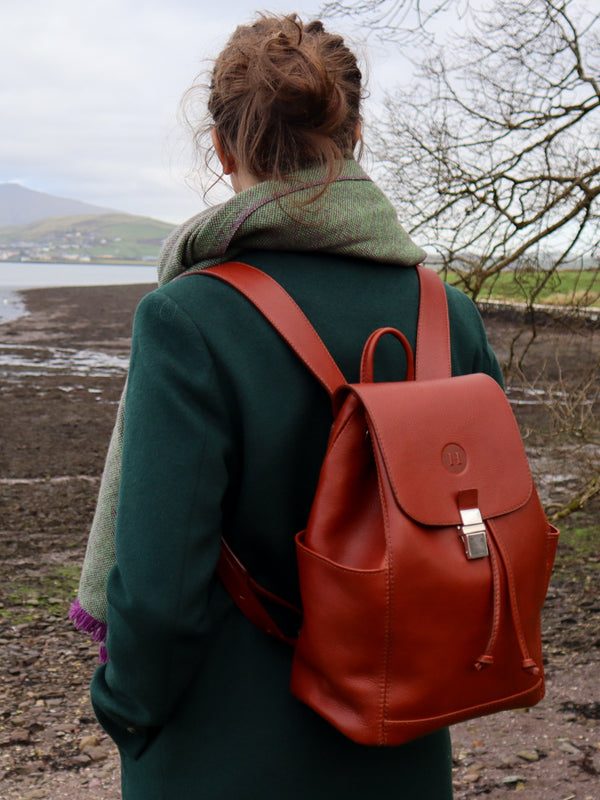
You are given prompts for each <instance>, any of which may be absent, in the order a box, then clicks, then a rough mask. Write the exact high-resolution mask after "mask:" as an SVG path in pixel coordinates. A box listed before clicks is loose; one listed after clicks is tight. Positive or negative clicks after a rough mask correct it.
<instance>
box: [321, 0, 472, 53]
mask: <svg viewBox="0 0 600 800" xmlns="http://www.w3.org/2000/svg"><path fill="white" fill-rule="evenodd" d="M468 7H469V0H328V1H327V2H325V3H324V5H323V7H322V9H321V14H322V15H323V16H324V17H351V18H354V19H356V20H358V21H359V23H360V25H361V27H362V29H363V31H366V32H374V33H375V34H376V35H377V37H378V38H379V39H381V40H383V41H392V42H397V43H400V42H401V43H408V44H417V43H423V42H426V41H429V42H431V41H433V39H434V34H433V30H432V29H433V27H434V26H435V23H436V21H437V20H438V18H439V17H440V15H442V14H443V13H444V12H446V11H450V10H451V11H452V12H453V13H454V14H455V15H457V16H458V17H460V16H462V14H463V13H464V12H465V11H466V9H468Z"/></svg>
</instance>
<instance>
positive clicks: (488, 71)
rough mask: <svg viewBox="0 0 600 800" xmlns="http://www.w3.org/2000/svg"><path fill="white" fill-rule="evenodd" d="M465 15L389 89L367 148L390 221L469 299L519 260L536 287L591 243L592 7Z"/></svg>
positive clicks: (528, 0)
mask: <svg viewBox="0 0 600 800" xmlns="http://www.w3.org/2000/svg"><path fill="white" fill-rule="evenodd" d="M470 21H471V30H470V32H469V33H468V34H466V35H456V36H454V37H453V41H452V46H451V47H447V48H445V49H444V51H442V50H440V49H436V48H435V46H432V47H430V48H429V49H428V51H427V53H426V57H425V58H424V59H423V61H422V63H421V64H420V67H419V71H418V77H417V79H416V81H415V83H414V84H413V85H412V86H410V87H405V88H398V89H397V90H396V91H395V92H394V93H393V94H392V95H390V96H389V97H388V99H387V104H386V105H387V121H386V122H385V123H384V124H383V125H382V126H381V129H380V131H379V146H378V152H377V155H378V157H379V160H380V161H381V162H382V163H384V164H385V171H384V180H385V182H386V184H387V188H388V190H389V191H390V192H391V194H392V197H393V198H394V200H395V202H396V204H397V206H398V207H399V209H400V211H401V212H402V218H403V219H404V220H407V219H408V220H412V221H413V223H412V225H411V230H412V232H413V233H414V234H415V235H419V238H420V239H421V240H424V241H429V242H432V243H433V245H434V246H435V248H436V250H437V253H438V256H439V258H440V259H441V260H442V263H443V265H444V267H446V268H447V269H448V270H449V271H450V272H452V273H453V274H454V275H456V276H457V278H458V280H459V281H460V282H461V283H462V284H463V285H464V287H465V288H466V289H467V290H468V291H470V293H471V294H473V296H477V295H478V294H479V293H480V292H481V289H482V287H483V285H484V283H485V282H486V281H489V280H490V278H492V277H493V276H494V275H496V274H498V273H499V272H500V271H501V270H503V269H506V268H507V267H512V268H514V267H516V266H518V265H519V264H521V263H523V261H524V260H527V259H531V258H532V257H534V258H535V260H536V262H537V263H538V264H540V265H541V266H542V267H544V268H545V269H544V275H543V277H542V280H541V281H540V283H539V287H538V291H537V294H539V291H541V290H542V288H543V286H544V285H545V282H546V281H547V280H548V279H549V277H550V276H551V274H552V271H553V270H554V269H556V267H557V266H559V265H560V264H562V263H564V262H565V261H567V260H570V259H572V258H574V257H576V256H581V255H582V254H586V255H590V256H591V255H592V254H594V253H595V251H596V248H597V246H598V240H599V239H600V224H599V221H598V199H597V198H598V196H599V195H600V136H599V131H600V112H599V110H598V109H599V108H600V84H599V79H598V74H599V73H600V40H599V32H600V24H599V15H598V14H594V15H592V14H586V13H585V11H581V9H576V8H575V4H574V3H573V2H572V0H509V1H508V2H497V3H495V4H494V5H493V7H492V8H491V9H490V10H487V11H484V12H477V13H475V12H473V11H471V12H470ZM532 300H535V293H534V296H533V298H532Z"/></svg>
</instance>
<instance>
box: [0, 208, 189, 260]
mask: <svg viewBox="0 0 600 800" xmlns="http://www.w3.org/2000/svg"><path fill="white" fill-rule="evenodd" d="M174 227H175V226H174V225H172V224H171V223H168V222H161V221H159V220H155V219H150V218H149V217H138V216H134V215H133V214H121V213H118V212H110V213H106V212H104V213H94V214H91V215H90V214H78V215H75V216H58V217H50V218H47V219H42V220H37V221H35V222H31V223H29V224H27V225H9V226H4V227H0V261H59V262H60V261H73V262H79V263H90V262H91V263H103V262H106V263H109V262H112V263H114V262H117V263H118V262H121V263H126V262H153V261H156V258H157V257H158V253H159V251H160V248H161V246H162V243H163V241H164V240H165V239H166V237H167V236H168V235H169V234H170V233H171V231H172V230H173V228H174Z"/></svg>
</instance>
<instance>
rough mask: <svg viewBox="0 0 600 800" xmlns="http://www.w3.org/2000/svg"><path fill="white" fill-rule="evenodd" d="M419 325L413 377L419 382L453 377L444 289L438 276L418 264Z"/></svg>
mask: <svg viewBox="0 0 600 800" xmlns="http://www.w3.org/2000/svg"><path fill="white" fill-rule="evenodd" d="M417 273H418V275H419V321H418V323H417V352H416V354H415V373H416V378H417V380H418V381H421V380H429V379H431V378H449V377H450V376H451V374H452V360H451V353H450V320H449V316H448V301H447V299H446V289H445V288H444V282H443V281H442V279H441V278H440V276H439V275H438V274H437V272H435V271H434V270H432V269H429V268H428V267H425V266H423V265H422V264H419V266H418V267H417Z"/></svg>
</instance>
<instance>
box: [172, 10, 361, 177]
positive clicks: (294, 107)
mask: <svg viewBox="0 0 600 800" xmlns="http://www.w3.org/2000/svg"><path fill="white" fill-rule="evenodd" d="M361 82H362V75H361V72H360V69H359V67H358V64H357V60H356V57H355V56H354V54H353V53H352V52H351V51H350V50H349V48H348V47H347V46H346V45H345V43H344V40H343V39H342V37H341V36H337V35H334V34H330V33H327V32H326V31H325V29H324V27H323V24H322V23H321V22H319V21H315V22H311V23H309V24H308V25H303V23H302V22H301V21H300V19H299V18H298V17H297V16H296V14H291V15H289V16H284V17H278V16H265V15H260V16H259V18H258V19H257V20H256V22H254V24H252V25H247V26H246V25H244V26H240V27H238V28H237V29H236V30H235V31H234V33H233V35H232V36H231V38H230V39H229V41H228V43H227V45H226V46H225V48H224V49H223V51H222V52H221V54H220V55H219V56H218V57H217V59H216V61H215V63H214V67H213V70H212V75H211V82H210V89H209V98H208V111H209V114H210V117H211V125H210V127H214V128H216V131H217V133H218V135H219V138H220V140H221V142H222V144H223V146H224V148H225V149H226V150H228V151H229V152H231V153H232V154H233V155H234V157H235V159H236V163H237V165H238V166H239V167H240V168H243V169H245V170H246V171H247V172H249V173H250V174H252V175H253V176H255V177H256V178H258V179H259V180H266V179H283V178H285V177H286V176H287V175H289V174H290V173H293V172H295V171H297V170H299V169H303V168H305V167H311V166H316V165H321V166H326V167H327V178H326V183H329V182H330V181H331V180H332V179H333V178H334V177H335V175H336V174H337V173H338V172H339V170H340V169H341V167H342V164H343V160H344V159H345V158H348V157H350V156H352V152H353V150H354V146H355V144H356V142H355V138H356V135H357V125H358V123H359V122H360V121H361V115H360V101H361V97H362V89H361ZM193 88H194V87H192V91H193ZM184 102H185V98H184ZM200 134H201V131H197V132H196V136H195V138H196V143H197V144H198V139H199V136H200ZM359 139H360V137H359ZM360 141H361V145H362V140H360Z"/></svg>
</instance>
